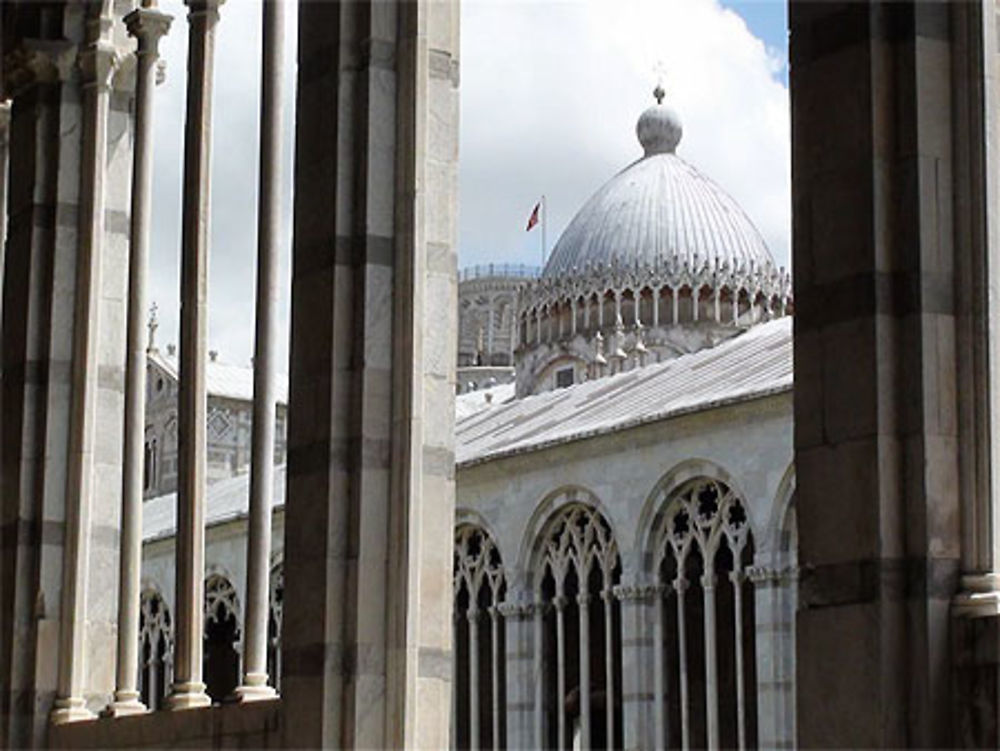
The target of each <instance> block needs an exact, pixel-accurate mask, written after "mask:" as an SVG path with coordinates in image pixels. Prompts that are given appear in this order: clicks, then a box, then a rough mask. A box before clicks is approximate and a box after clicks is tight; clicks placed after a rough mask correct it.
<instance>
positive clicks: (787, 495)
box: [762, 463, 795, 553]
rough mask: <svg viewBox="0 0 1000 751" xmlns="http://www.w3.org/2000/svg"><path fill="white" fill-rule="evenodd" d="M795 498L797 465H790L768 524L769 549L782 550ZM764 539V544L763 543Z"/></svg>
mask: <svg viewBox="0 0 1000 751" xmlns="http://www.w3.org/2000/svg"><path fill="white" fill-rule="evenodd" d="M794 498H795V464H794V463H789V465H788V467H786V468H785V472H784V474H783V475H782V476H781V482H779V483H778V490H777V492H776V493H775V494H774V501H773V502H772V504H771V510H770V514H769V517H770V518H769V519H768V523H767V538H766V543H767V546H768V547H767V549H768V550H772V551H774V552H775V553H778V552H780V551H781V550H782V541H781V535H782V531H783V530H784V528H785V525H786V524H787V522H788V514H789V510H790V509H791V507H792V505H793V503H794ZM763 541H764V540H763V538H762V542H763ZM762 547H763V546H762Z"/></svg>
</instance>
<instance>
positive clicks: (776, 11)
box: [721, 0, 788, 84]
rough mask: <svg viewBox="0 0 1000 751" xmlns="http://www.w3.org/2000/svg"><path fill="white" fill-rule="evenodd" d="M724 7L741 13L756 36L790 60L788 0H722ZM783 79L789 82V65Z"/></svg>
mask: <svg viewBox="0 0 1000 751" xmlns="http://www.w3.org/2000/svg"><path fill="white" fill-rule="evenodd" d="M721 5H722V7H723V8H730V9H732V10H734V11H736V12H737V13H739V14H740V15H741V16H742V17H743V20H744V21H746V23H747V27H749V29H750V31H751V32H752V33H753V35H754V36H756V37H758V38H760V39H762V40H763V41H764V44H766V45H767V46H768V47H772V48H774V49H775V50H778V51H780V52H781V56H782V57H783V58H784V59H785V60H786V61H787V60H788V3H787V2H786V0H722V1H721ZM783 80H784V82H785V83H786V84H787V83H788V65H787V64H786V65H785V68H784V72H783Z"/></svg>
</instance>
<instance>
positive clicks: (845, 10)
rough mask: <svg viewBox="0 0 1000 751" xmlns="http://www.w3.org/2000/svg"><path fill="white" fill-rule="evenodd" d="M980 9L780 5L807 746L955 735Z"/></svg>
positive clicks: (912, 741) (801, 684)
mask: <svg viewBox="0 0 1000 751" xmlns="http://www.w3.org/2000/svg"><path fill="white" fill-rule="evenodd" d="M976 5H977V4H974V3H962V4H952V5H948V4H936V3H912V4H911V3H893V4H889V3H886V4H879V3H832V2H827V3H806V2H803V3H799V2H792V3H791V4H790V14H789V20H790V27H791V44H790V50H791V61H790V64H791V100H792V187H793V190H792V192H793V202H794V203H793V225H794V233H793V247H794V253H793V268H794V272H795V305H796V312H795V449H796V456H795V460H796V482H797V488H798V490H797V494H798V495H797V510H798V515H799V516H798V522H799V535H800V538H799V539H800V564H801V566H802V574H801V577H802V578H801V582H800V587H801V588H800V597H801V600H800V607H801V609H800V610H799V613H798V616H797V635H796V639H797V642H796V653H797V654H796V656H797V679H798V687H797V704H798V706H797V723H798V736H799V737H798V740H799V745H800V746H801V747H803V748H810V747H812V748H815V747H826V748H829V747H855V748H857V747H903V746H935V747H948V746H952V745H954V744H955V743H956V742H958V737H957V736H956V731H955V723H954V721H953V716H952V679H953V675H952V670H951V669H952V657H951V651H950V647H949V630H950V629H951V628H952V623H953V622H952V620H951V608H952V601H953V598H954V597H955V595H956V593H957V592H958V589H959V574H960V568H961V562H962V557H963V543H962V534H961V517H962V513H963V512H964V510H965V505H964V503H963V498H962V495H963V493H964V490H963V489H964V488H966V487H967V483H966V480H967V479H968V477H969V476H970V475H969V473H970V472H973V471H974V470H973V469H970V466H969V464H968V462H966V461H964V460H963V459H962V457H961V454H964V453H965V451H966V449H967V448H968V446H966V445H962V444H963V442H964V441H965V437H963V433H965V432H967V431H968V429H969V428H968V422H967V420H966V417H968V415H967V414H963V409H965V408H966V407H967V406H970V405H969V402H968V401H967V400H968V399H970V398H971V399H973V400H975V401H976V403H975V404H973V405H971V407H970V409H971V412H970V413H969V414H974V413H975V412H976V411H977V410H981V409H984V408H986V405H985V403H984V402H983V401H982V399H981V397H982V393H975V392H973V391H969V392H968V393H966V394H962V393H961V392H962V391H963V390H964V389H965V388H966V387H965V386H964V385H963V383H962V381H961V376H962V373H963V368H965V366H966V364H967V363H966V361H965V359H963V358H966V356H967V355H968V353H967V352H964V351H963V349H962V347H961V346H960V343H961V338H960V337H961V332H962V327H963V325H964V323H963V316H965V317H968V314H969V311H970V310H971V308H970V307H969V306H970V304H972V301H973V300H974V299H975V298H974V293H973V290H972V288H971V287H970V286H968V285H966V284H965V283H964V282H963V276H962V274H963V273H964V272H963V268H964V267H963V264H965V263H967V262H968V261H969V259H970V256H969V252H970V251H969V249H968V243H967V240H968V237H967V233H968V232H969V231H970V228H969V225H968V222H967V221H966V220H967V219H968V218H969V212H973V213H974V212H975V211H976V210H977V209H975V206H974V203H975V202H976V201H980V202H981V200H982V198H981V191H980V190H979V189H978V188H977V187H976V186H977V185H978V184H979V183H980V181H981V175H980V176H978V177H977V176H976V175H974V174H972V173H970V172H969V171H968V169H966V168H965V167H964V166H963V157H962V155H961V147H962V146H963V145H964V144H967V143H968V141H969V139H970V136H971V137H972V138H976V137H977V136H975V135H974V134H970V132H968V130H967V128H966V125H965V124H964V119H965V115H964V114H963V107H964V106H965V105H963V104H962V103H961V101H960V99H961V97H960V96H958V94H959V91H958V86H959V84H960V83H961V81H962V80H963V77H966V76H968V75H970V74H971V75H972V76H973V79H972V80H973V82H975V81H981V80H982V70H981V69H980V70H978V71H976V70H971V71H970V70H966V69H963V67H962V66H961V65H956V64H955V63H956V62H960V61H964V60H966V59H967V57H968V50H964V49H961V48H960V47H958V46H957V45H960V44H961V42H960V41H959V39H958V36H957V34H958V29H959V23H960V22H963V19H964V17H965V15H966V14H968V13H970V12H973V11H974V10H975V8H976ZM980 106H981V102H980ZM970 188H973V189H974V190H973V194H975V195H978V196H979V197H978V198H974V197H972V196H973V194H970V193H969V189H970ZM963 196H965V197H966V198H968V199H969V200H966V198H962V197H963ZM979 206H980V208H979V209H978V210H979V211H980V213H981V208H982V204H981V203H980V204H979ZM975 231H977V232H978V231H980V229H976V230H975ZM993 273H994V276H995V273H996V272H995V270H994V272H993ZM957 335H958V336H957ZM976 440H978V439H976ZM960 446H961V450H960ZM991 702H992V704H991V706H992V708H993V711H994V714H995V708H996V696H995V692H994V695H993V697H992V700H991Z"/></svg>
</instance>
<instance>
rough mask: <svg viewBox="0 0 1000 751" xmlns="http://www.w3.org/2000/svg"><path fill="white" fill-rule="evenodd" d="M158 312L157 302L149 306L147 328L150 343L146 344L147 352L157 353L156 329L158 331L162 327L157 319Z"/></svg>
mask: <svg viewBox="0 0 1000 751" xmlns="http://www.w3.org/2000/svg"><path fill="white" fill-rule="evenodd" d="M158 310H159V308H157V306H156V303H155V302H154V303H153V304H152V305H150V306H149V323H147V324H146V326H147V327H148V328H149V341H148V342H147V344H146V351H147V352H155V351H156V329H158V328H159V326H160V323H159V321H158V320H157V318H156V313H157V311H158Z"/></svg>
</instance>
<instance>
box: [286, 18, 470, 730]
mask: <svg viewBox="0 0 1000 751" xmlns="http://www.w3.org/2000/svg"><path fill="white" fill-rule="evenodd" d="M458 39H459V25H458V3H457V1H455V0H452V1H449V2H403V1H402V0H399V1H386V0H378V1H376V0H352V1H351V2H347V1H346V0H345V1H344V2H333V1H331V2H314V3H300V5H299V47H298V55H299V60H300V64H299V66H298V76H299V79H298V80H299V85H298V94H297V108H296V117H295V122H296V150H297V157H296V164H297V168H296V173H295V209H294V221H295V226H294V233H293V236H294V241H293V248H292V306H291V307H292V324H291V370H290V382H291V383H290V389H289V393H290V400H291V401H290V404H289V410H288V414H289V424H288V494H287V498H288V501H287V504H286V507H285V525H286V526H285V555H286V558H285V573H286V577H285V581H286V583H287V592H286V598H285V624H286V626H287V628H286V629H285V639H284V642H283V645H282V648H283V650H284V654H283V666H284V669H285V674H284V677H283V680H282V701H281V706H282V713H283V718H282V727H283V728H284V729H285V732H286V733H287V734H288V735H287V736H286V742H287V744H288V745H295V746H309V747H319V746H344V747H355V748H404V747H405V748H428V749H432V748H433V749H442V748H447V747H448V746H449V740H448V737H449V731H450V721H449V714H450V712H449V709H450V704H451V661H452V660H451V658H452V619H451V617H450V612H451V609H452V554H453V551H452V546H451V545H450V544H441V541H442V540H451V539H452V538H453V535H454V517H453V513H454V392H455V362H456V345H457V342H456V341H455V340H456V337H455V336H454V333H455V329H456V318H457V288H456V276H457V274H456V246H455V242H456V227H457V225H456V195H457V148H458V138H457V135H458V129H457V124H458V51H459V46H458Z"/></svg>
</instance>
